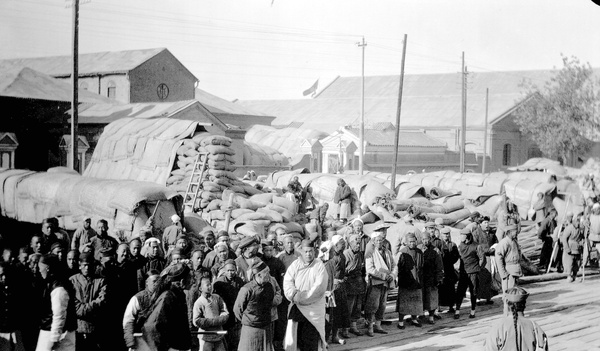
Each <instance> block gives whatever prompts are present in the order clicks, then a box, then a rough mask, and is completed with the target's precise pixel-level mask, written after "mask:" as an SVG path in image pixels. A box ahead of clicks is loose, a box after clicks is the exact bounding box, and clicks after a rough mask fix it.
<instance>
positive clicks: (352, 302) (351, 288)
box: [344, 234, 367, 336]
mask: <svg viewBox="0 0 600 351" xmlns="http://www.w3.org/2000/svg"><path fill="white" fill-rule="evenodd" d="M361 241H362V240H361V236H360V234H352V235H350V237H349V238H348V246H349V247H348V248H347V249H346V250H345V251H344V256H345V258H346V279H345V282H346V291H347V294H348V313H349V314H350V330H349V331H350V333H352V334H354V335H356V336H362V335H363V333H362V332H361V331H360V330H358V327H357V325H356V323H357V322H358V320H359V319H360V312H361V311H362V305H363V300H364V298H365V293H366V292H367V286H366V283H365V276H366V271H365V257H364V252H362V251H361Z"/></svg>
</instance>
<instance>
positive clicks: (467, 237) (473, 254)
mask: <svg viewBox="0 0 600 351" xmlns="http://www.w3.org/2000/svg"><path fill="white" fill-rule="evenodd" d="M458 252H459V253H460V268H459V276H458V287H457V288H456V311H455V312H454V319H458V318H460V305H461V304H462V301H463V299H464V298H465V295H466V293H467V289H469V294H470V295H471V312H470V314H469V318H475V308H476V306H477V291H478V290H479V271H480V270H481V266H482V265H483V262H484V259H485V256H484V255H485V253H484V252H483V248H482V247H481V246H480V245H478V244H477V243H475V242H474V241H473V234H471V230H470V229H468V228H464V229H462V230H461V231H460V244H459V245H458Z"/></svg>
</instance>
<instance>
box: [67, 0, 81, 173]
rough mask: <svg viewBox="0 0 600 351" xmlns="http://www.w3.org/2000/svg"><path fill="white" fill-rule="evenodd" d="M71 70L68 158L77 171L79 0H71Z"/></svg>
mask: <svg viewBox="0 0 600 351" xmlns="http://www.w3.org/2000/svg"><path fill="white" fill-rule="evenodd" d="M72 44H73V72H72V74H71V82H72V84H73V96H72V100H71V153H70V155H69V158H70V160H71V166H72V167H73V169H74V170H75V171H77V172H79V162H78V161H79V160H78V158H77V154H78V151H79V137H78V133H77V132H78V131H77V129H78V112H79V111H78V110H77V109H78V105H79V101H78V100H79V96H78V90H79V89H78V88H79V84H78V78H79V67H78V64H79V62H78V56H79V0H73V37H72Z"/></svg>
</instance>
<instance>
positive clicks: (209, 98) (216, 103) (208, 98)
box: [195, 88, 268, 116]
mask: <svg viewBox="0 0 600 351" xmlns="http://www.w3.org/2000/svg"><path fill="white" fill-rule="evenodd" d="M195 97H196V99H197V100H198V101H200V102H201V103H202V104H203V105H204V106H206V108H207V109H208V110H209V111H210V112H212V113H229V114H234V115H246V116H268V115H267V114H265V113H263V112H259V111H255V110H253V109H251V108H248V107H245V106H243V105H240V104H236V103H234V102H231V101H227V100H225V99H223V98H220V97H218V96H216V95H213V94H211V93H209V92H207V91H204V90H202V89H198V88H196V95H195Z"/></svg>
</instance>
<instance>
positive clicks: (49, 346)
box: [36, 254, 77, 351]
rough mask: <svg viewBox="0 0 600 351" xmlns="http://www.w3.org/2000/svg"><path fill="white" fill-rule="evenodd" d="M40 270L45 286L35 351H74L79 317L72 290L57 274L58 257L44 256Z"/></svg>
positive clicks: (43, 285)
mask: <svg viewBox="0 0 600 351" xmlns="http://www.w3.org/2000/svg"><path fill="white" fill-rule="evenodd" d="M38 266H39V271H40V275H41V277H42V279H43V283H42V294H41V297H40V310H39V311H38V312H39V316H40V317H41V319H40V333H39V337H38V342H37V348H36V351H50V350H58V351H75V339H76V337H75V331H76V330H77V316H76V314H75V292H74V291H73V286H72V285H71V283H70V282H69V281H68V280H66V279H65V280H63V279H61V277H60V275H58V274H57V273H58V270H59V269H60V268H59V266H60V262H59V261H58V258H57V257H56V256H55V255H52V254H46V255H43V256H41V257H40V261H39V263H38Z"/></svg>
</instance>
